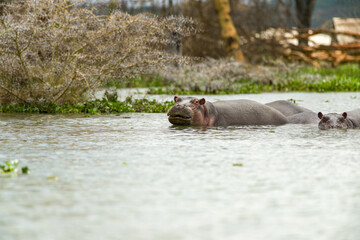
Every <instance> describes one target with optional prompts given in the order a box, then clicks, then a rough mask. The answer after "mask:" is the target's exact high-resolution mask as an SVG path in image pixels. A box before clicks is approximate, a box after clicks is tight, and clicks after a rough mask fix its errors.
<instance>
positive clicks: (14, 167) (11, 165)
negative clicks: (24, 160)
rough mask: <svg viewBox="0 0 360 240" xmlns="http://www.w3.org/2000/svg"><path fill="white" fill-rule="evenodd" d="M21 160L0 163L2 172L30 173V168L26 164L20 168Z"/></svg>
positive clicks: (0, 172) (0, 171)
mask: <svg viewBox="0 0 360 240" xmlns="http://www.w3.org/2000/svg"><path fill="white" fill-rule="evenodd" d="M19 163H20V162H19V160H12V161H6V162H5V164H0V174H19V173H20V174H28V173H29V172H30V169H29V167H28V166H24V167H22V168H21V170H19V168H18V166H19Z"/></svg>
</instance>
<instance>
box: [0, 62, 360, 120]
mask: <svg viewBox="0 0 360 240" xmlns="http://www.w3.org/2000/svg"><path fill="white" fill-rule="evenodd" d="M216 63H217V65H216V69H214V66H215V65H209V64H208V65H201V66H193V67H191V68H189V67H184V68H181V69H174V68H173V69H171V70H169V69H166V70H164V72H163V73H159V74H157V75H148V76H140V77H138V78H128V79H121V80H111V81H108V82H106V83H104V84H103V86H102V88H101V89H106V90H109V92H114V93H113V94H108V93H107V94H105V95H104V97H102V96H97V99H92V100H88V101H84V102H79V103H64V104H54V103H47V102H45V103H42V104H40V103H36V104H31V103H29V104H8V105H0V112H3V113H50V114H54V113H60V114H68V113H85V114H110V113H115V114H117V113H125V112H145V113H153V112H154V113H165V112H167V111H168V109H169V108H170V107H171V106H172V105H173V101H161V100H158V99H157V100H155V99H152V100H149V99H148V98H145V95H148V94H149V95H162V94H166V95H209V94H212V95H220V94H229V95H230V94H251V93H265V92H356V91H360V68H359V66H358V65H355V64H347V65H341V66H339V67H337V68H322V69H317V68H313V67H308V66H300V65H290V66H288V65H279V64H278V65H276V66H275V67H274V66H273V67H269V66H268V67H266V66H248V65H241V64H239V63H235V62H221V61H217V62H216ZM200 69H201V70H200ZM206 73H209V74H206ZM124 88H134V89H136V88H145V89H142V91H143V93H144V94H142V95H140V97H136V98H139V99H135V98H133V97H131V95H128V94H125V95H126V99H125V100H124V96H122V99H123V100H120V98H118V96H117V95H116V92H117V90H119V89H124ZM103 91H104V90H103ZM100 92H101V91H100ZM105 92H106V91H105Z"/></svg>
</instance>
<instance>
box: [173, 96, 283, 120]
mask: <svg viewBox="0 0 360 240" xmlns="http://www.w3.org/2000/svg"><path fill="white" fill-rule="evenodd" d="M174 101H175V105H174V106H173V107H172V108H171V109H170V110H169V111H168V114H167V115H168V116H169V122H170V123H172V124H174V125H197V126H231V125H282V124H286V123H288V120H287V119H286V117H285V116H284V115H283V114H282V113H280V112H279V111H278V110H276V109H274V108H271V107H269V106H266V105H265V104H261V103H258V102H255V101H251V100H246V99H242V100H230V101H218V102H214V103H211V102H207V101H206V100H205V99H204V98H202V99H200V100H199V99H197V98H194V97H184V98H180V97H177V96H175V97H174Z"/></svg>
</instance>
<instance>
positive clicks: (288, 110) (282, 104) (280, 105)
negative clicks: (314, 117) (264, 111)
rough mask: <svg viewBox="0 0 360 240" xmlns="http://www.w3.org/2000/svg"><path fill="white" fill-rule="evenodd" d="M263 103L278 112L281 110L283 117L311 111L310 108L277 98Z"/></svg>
mask: <svg viewBox="0 0 360 240" xmlns="http://www.w3.org/2000/svg"><path fill="white" fill-rule="evenodd" d="M265 105H267V106H269V107H272V108H275V109H276V110H278V111H279V112H281V113H282V114H283V115H284V116H285V117H289V116H292V115H295V114H298V113H303V112H313V111H311V110H310V109H307V108H304V107H301V106H298V105H296V104H295V103H293V102H290V101H285V100H278V101H274V102H269V103H266V104H265Z"/></svg>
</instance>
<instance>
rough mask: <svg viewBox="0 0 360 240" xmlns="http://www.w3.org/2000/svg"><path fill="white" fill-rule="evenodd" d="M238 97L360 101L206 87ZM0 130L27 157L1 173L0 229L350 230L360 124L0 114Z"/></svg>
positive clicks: (124, 233)
mask: <svg viewBox="0 0 360 240" xmlns="http://www.w3.org/2000/svg"><path fill="white" fill-rule="evenodd" d="M350 96H357V99H356V98H350ZM169 97H170V96H169ZM245 97H246V98H249V99H253V100H257V101H259V102H269V101H272V100H277V99H289V98H293V99H299V100H302V101H301V102H300V105H302V106H305V107H308V108H311V109H313V110H315V111H318V108H319V110H321V111H323V112H328V111H337V112H341V111H344V110H351V109H353V108H355V107H356V106H360V104H359V102H360V101H359V100H360V94H357V93H341V94H304V93H294V94H292V93H288V94H261V95H243V96H240V97H239V96H208V98H209V99H213V100H214V99H216V98H221V99H230V98H233V99H236V98H245ZM326 101H328V102H326ZM324 106H327V107H324ZM127 117H129V118H127ZM0 131H1V135H0V160H1V161H2V162H3V161H5V160H10V159H11V160H12V159H19V160H20V161H21V163H22V164H23V165H28V166H29V167H30V169H31V174H30V175H28V176H19V177H16V178H10V179H9V178H0V215H1V217H0V233H1V237H0V239H245V240H247V239H249V240H253V239H276V240H278V239H324V240H337V239H346V240H357V239H360V183H359V179H360V171H359V170H358V169H360V158H359V156H360V154H359V153H360V150H359V148H358V146H360V130H346V131H342V130H331V131H320V130H318V129H317V126H313V125H285V126H280V127H272V126H264V127H219V128H216V127H211V128H203V127H197V128H193V127H175V126H171V125H170V124H169V123H168V121H167V118H166V115H165V114H124V115H120V116H115V115H102V116H90V117H84V116H83V115H78V116H68V115H65V116H64V115H11V114H2V115H0ZM241 164H242V165H241ZM49 176H57V177H58V180H57V181H55V180H48V179H47V177H49Z"/></svg>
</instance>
